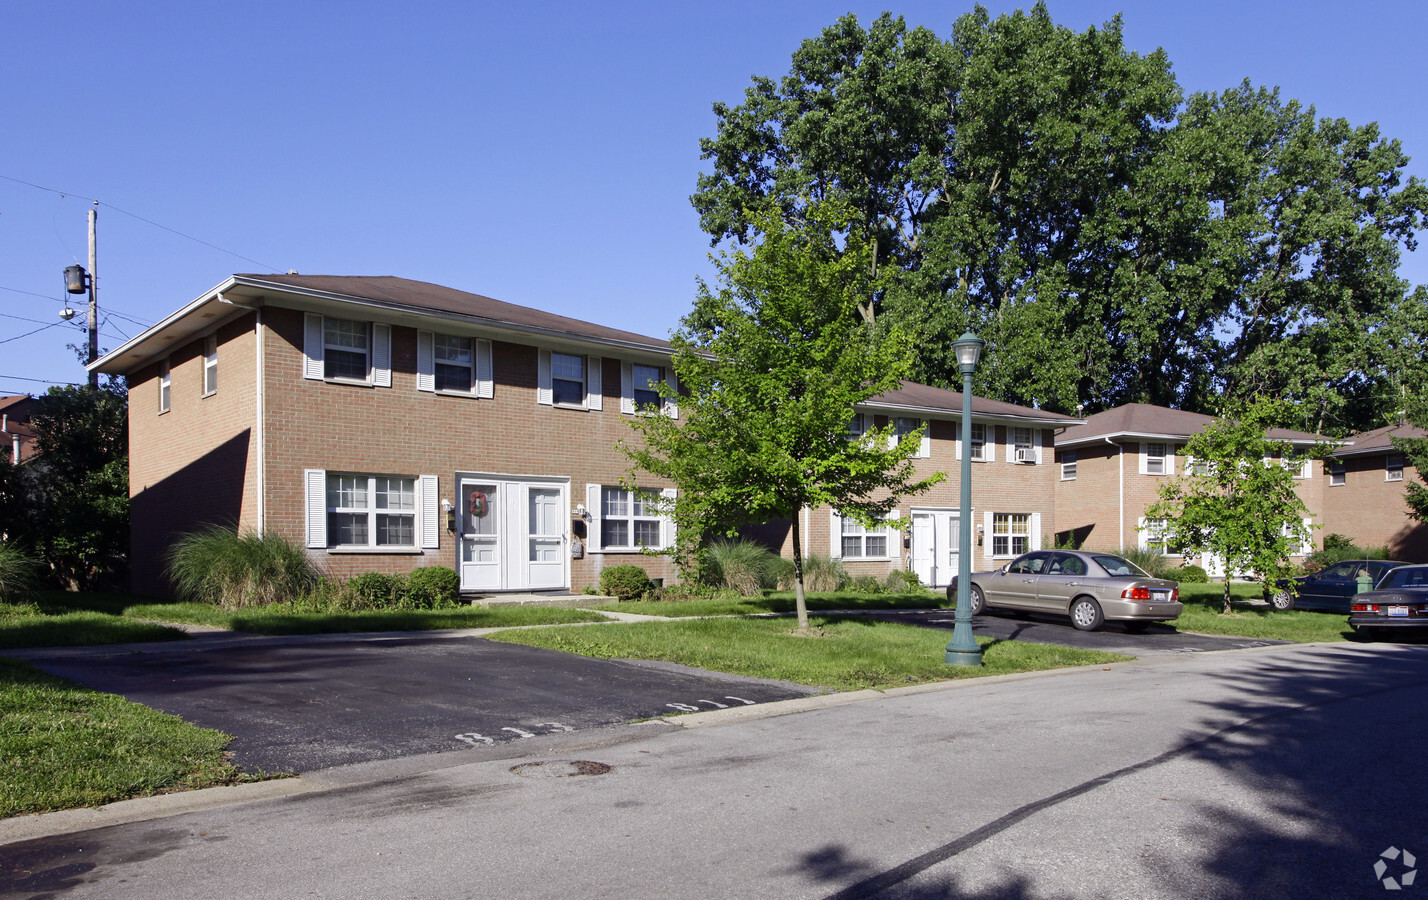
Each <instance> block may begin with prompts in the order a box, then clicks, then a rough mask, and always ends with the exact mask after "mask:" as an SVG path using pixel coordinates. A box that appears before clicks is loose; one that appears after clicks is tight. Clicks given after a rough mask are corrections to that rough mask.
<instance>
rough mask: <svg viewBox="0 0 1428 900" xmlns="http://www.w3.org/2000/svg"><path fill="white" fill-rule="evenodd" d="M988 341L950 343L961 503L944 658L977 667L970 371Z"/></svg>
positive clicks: (970, 337) (967, 337) (966, 337)
mask: <svg viewBox="0 0 1428 900" xmlns="http://www.w3.org/2000/svg"><path fill="white" fill-rule="evenodd" d="M986 345H987V342H986V341H984V340H982V339H981V338H979V337H977V336H976V335H975V334H973V333H972V332H970V331H968V332H965V333H963V335H962V336H961V337H959V338H958V339H957V342H956V343H954V344H953V345H952V349H953V350H954V351H956V353H957V367H958V368H959V369H961V371H962V504H961V507H960V509H961V518H960V520H959V522H958V528H957V531H958V532H959V535H960V540H959V541H958V545H957V568H958V572H957V614H956V616H954V620H955V621H956V623H957V624H956V626H955V627H954V628H953V630H952V640H951V641H950V642H949V643H948V644H947V655H946V656H944V657H943V659H944V660H945V661H946V663H947V664H948V665H952V666H980V665H981V664H982V648H981V647H979V646H978V645H977V639H976V638H975V637H973V636H972V580H971V579H970V578H968V577H967V576H968V575H970V574H971V572H972V529H971V527H970V525H971V518H972V452H971V445H972V373H973V372H975V371H976V370H977V362H978V360H980V359H981V358H982V348H983V347H985V346H986Z"/></svg>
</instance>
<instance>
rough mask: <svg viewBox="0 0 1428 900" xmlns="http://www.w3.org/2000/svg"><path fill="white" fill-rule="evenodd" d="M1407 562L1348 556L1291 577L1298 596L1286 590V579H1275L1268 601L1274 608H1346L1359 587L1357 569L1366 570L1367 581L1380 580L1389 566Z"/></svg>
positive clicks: (1345, 611)
mask: <svg viewBox="0 0 1428 900" xmlns="http://www.w3.org/2000/svg"><path fill="white" fill-rule="evenodd" d="M1406 565H1408V563H1404V562H1398V561H1397V560H1392V559H1348V560H1344V561H1343V562H1338V563H1334V564H1333V565H1332V566H1329V567H1328V568H1327V569H1324V570H1323V571H1322V572H1315V573H1314V574H1313V575H1300V576H1299V577H1298V578H1295V579H1294V583H1295V585H1296V586H1297V587H1298V590H1299V596H1297V597H1296V596H1294V594H1293V593H1292V592H1291V591H1290V590H1289V582H1288V581H1277V582H1275V584H1274V587H1275V590H1274V593H1272V594H1270V595H1269V605H1270V606H1273V607H1274V608H1275V609H1313V610H1319V611H1321V612H1334V613H1344V614H1345V615H1347V614H1348V612H1349V600H1350V599H1352V598H1353V596H1354V594H1357V593H1358V591H1359V581H1358V579H1359V573H1360V572H1366V573H1368V577H1369V585H1370V586H1373V585H1376V584H1378V583H1379V582H1380V581H1382V580H1383V576H1384V575H1386V574H1388V572H1389V571H1391V570H1392V569H1396V568H1398V567H1399V566H1406Z"/></svg>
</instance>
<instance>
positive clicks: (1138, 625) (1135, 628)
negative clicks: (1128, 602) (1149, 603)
mask: <svg viewBox="0 0 1428 900" xmlns="http://www.w3.org/2000/svg"><path fill="white" fill-rule="evenodd" d="M1125 626H1126V631H1129V632H1130V633H1131V634H1140V633H1141V632H1142V631H1145V630H1146V629H1147V628H1149V627H1150V623H1149V622H1126V623H1125Z"/></svg>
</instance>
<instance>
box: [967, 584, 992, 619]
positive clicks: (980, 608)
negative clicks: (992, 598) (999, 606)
mask: <svg viewBox="0 0 1428 900" xmlns="http://www.w3.org/2000/svg"><path fill="white" fill-rule="evenodd" d="M969 593H970V595H971V597H970V600H971V602H970V603H968V604H967V605H968V606H969V607H971V610H972V615H974V616H980V615H983V614H985V613H986V611H987V597H986V595H985V594H983V593H982V589H981V588H979V587H977V586H976V585H975V584H974V585H971V591H969Z"/></svg>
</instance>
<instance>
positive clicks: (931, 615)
mask: <svg viewBox="0 0 1428 900" xmlns="http://www.w3.org/2000/svg"><path fill="white" fill-rule="evenodd" d="M863 615H868V616H871V617H873V618H875V619H879V620H882V621H887V622H900V623H902V624H904V625H921V626H923V627H926V628H941V629H945V630H947V631H949V632H950V631H951V630H952V629H953V627H954V624H955V620H954V619H953V616H954V615H955V611H954V610H950V609H933V610H907V611H897V610H889V611H887V612H872V613H863ZM972 632H973V633H974V634H976V635H977V636H978V637H991V638H995V639H997V640H1000V641H1030V642H1032V643H1036V644H1055V645H1057V646H1060V647H1076V648H1078V649H1081V650H1107V651H1110V652H1112V653H1125V654H1128V655H1130V656H1136V657H1150V656H1163V655H1165V654H1179V653H1205V652H1210V651H1214V650H1244V649H1246V648H1249V647H1269V646H1272V645H1275V644H1287V643H1290V642H1289V641H1273V640H1265V639H1262V638H1246V637H1220V636H1217V635H1209V634H1185V633H1182V632H1180V631H1177V630H1176V629H1175V627H1174V626H1173V625H1165V624H1161V623H1158V622H1157V623H1152V624H1151V625H1149V626H1148V627H1147V628H1146V630H1145V631H1144V632H1142V633H1140V634H1131V633H1130V632H1128V631H1126V630H1125V628H1124V626H1122V625H1120V624H1118V623H1116V622H1107V623H1106V625H1105V626H1104V627H1103V628H1102V629H1101V630H1100V631H1078V630H1076V628H1075V627H1074V626H1072V625H1071V623H1070V621H1069V620H1068V619H1067V618H1066V617H1065V616H1059V617H1058V616H1049V615H1048V616H1040V615H1036V614H1034V613H1032V614H1028V615H1027V616H1026V617H1025V618H1017V617H1015V616H1013V615H1011V614H1010V613H1006V614H1002V615H982V616H973V617H972Z"/></svg>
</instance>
